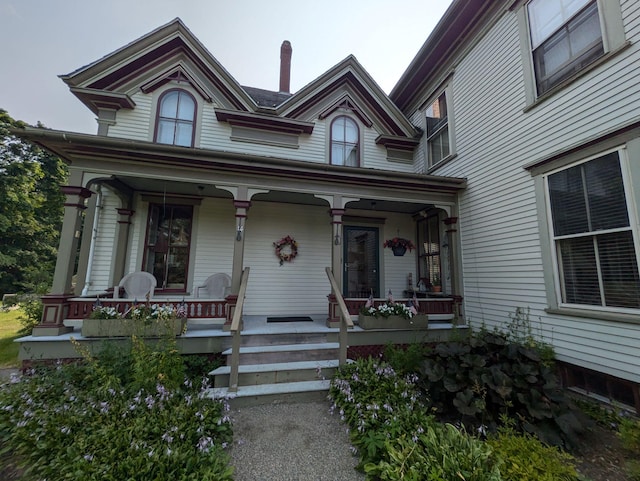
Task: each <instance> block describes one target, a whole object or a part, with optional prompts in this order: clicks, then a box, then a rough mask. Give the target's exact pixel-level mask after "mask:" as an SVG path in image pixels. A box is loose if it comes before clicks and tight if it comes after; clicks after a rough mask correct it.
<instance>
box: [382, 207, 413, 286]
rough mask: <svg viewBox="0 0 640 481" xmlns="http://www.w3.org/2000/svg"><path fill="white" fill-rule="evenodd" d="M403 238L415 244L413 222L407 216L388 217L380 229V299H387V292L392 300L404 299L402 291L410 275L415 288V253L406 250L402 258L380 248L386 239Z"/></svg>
mask: <svg viewBox="0 0 640 481" xmlns="http://www.w3.org/2000/svg"><path fill="white" fill-rule="evenodd" d="M394 237H403V238H405V239H409V240H410V241H411V242H413V243H414V244H415V241H416V240H415V222H413V219H412V218H411V216H409V215H406V214H405V215H400V214H395V215H390V217H388V218H387V221H386V224H385V225H384V226H383V228H381V229H380V248H381V249H382V264H381V267H382V268H383V270H384V278H383V279H381V280H382V281H383V282H382V283H381V284H382V285H381V286H380V287H381V292H380V296H381V297H387V294H388V292H389V290H391V292H392V293H393V297H394V299H399V298H402V297H405V296H404V294H403V291H405V290H406V289H407V288H408V287H409V284H408V277H409V274H411V277H412V279H413V286H414V287H415V286H416V284H417V282H418V278H417V274H416V266H417V263H416V251H415V249H414V250H413V251H411V252H409V250H407V252H406V253H405V255H404V256H394V255H393V251H392V250H391V249H388V248H387V249H385V248H383V247H382V246H383V245H384V242H385V241H386V240H387V239H392V238H394Z"/></svg>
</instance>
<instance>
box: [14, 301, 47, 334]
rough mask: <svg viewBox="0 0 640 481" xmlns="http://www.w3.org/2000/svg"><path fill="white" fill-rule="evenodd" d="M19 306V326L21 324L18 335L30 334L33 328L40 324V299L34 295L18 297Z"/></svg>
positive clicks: (42, 308)
mask: <svg viewBox="0 0 640 481" xmlns="http://www.w3.org/2000/svg"><path fill="white" fill-rule="evenodd" d="M19 304H20V307H21V308H22V312H23V315H22V316H20V318H19V320H20V324H22V329H21V330H20V334H31V331H32V330H33V328H34V327H36V326H37V325H38V324H40V320H41V319H42V312H43V310H44V306H43V305H42V301H41V300H40V297H38V296H35V295H26V296H20V298H19Z"/></svg>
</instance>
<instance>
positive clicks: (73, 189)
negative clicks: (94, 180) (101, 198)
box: [60, 185, 92, 199]
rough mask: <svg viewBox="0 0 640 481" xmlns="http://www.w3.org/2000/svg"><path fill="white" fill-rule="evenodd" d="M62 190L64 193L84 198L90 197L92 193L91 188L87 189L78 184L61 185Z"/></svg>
mask: <svg viewBox="0 0 640 481" xmlns="http://www.w3.org/2000/svg"><path fill="white" fill-rule="evenodd" d="M60 191H61V192H62V193H63V194H64V195H77V196H80V197H82V198H83V199H88V198H89V197H91V194H92V192H91V191H90V190H89V189H85V188H84V187H80V186H76V185H63V186H61V187H60Z"/></svg>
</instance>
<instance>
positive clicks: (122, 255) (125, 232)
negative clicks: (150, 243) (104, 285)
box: [109, 208, 135, 286]
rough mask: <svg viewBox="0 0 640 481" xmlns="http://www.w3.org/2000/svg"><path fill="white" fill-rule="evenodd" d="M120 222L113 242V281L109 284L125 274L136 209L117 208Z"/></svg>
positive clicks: (112, 283) (114, 283)
mask: <svg viewBox="0 0 640 481" xmlns="http://www.w3.org/2000/svg"><path fill="white" fill-rule="evenodd" d="M116 211H117V212H118V223H117V225H116V235H115V239H114V243H113V257H112V262H111V275H110V280H111V282H110V283H109V285H111V286H115V285H117V284H118V283H119V282H120V280H121V279H122V278H123V277H124V275H125V261H126V256H127V245H128V242H129V226H130V225H131V217H132V216H133V214H134V213H135V211H133V210H131V209H122V208H117V209H116Z"/></svg>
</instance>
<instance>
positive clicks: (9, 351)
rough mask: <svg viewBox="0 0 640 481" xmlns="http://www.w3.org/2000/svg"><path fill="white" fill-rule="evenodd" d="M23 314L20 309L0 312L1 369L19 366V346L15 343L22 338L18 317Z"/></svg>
mask: <svg viewBox="0 0 640 481" xmlns="http://www.w3.org/2000/svg"><path fill="white" fill-rule="evenodd" d="M21 314H22V311H21V310H20V309H13V310H11V311H0V368H3V367H17V366H18V349H19V347H20V346H19V345H18V343H16V342H13V340H14V339H16V338H18V337H20V336H19V335H18V331H19V330H20V328H21V327H22V324H20V321H19V320H18V317H20V315H21Z"/></svg>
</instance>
